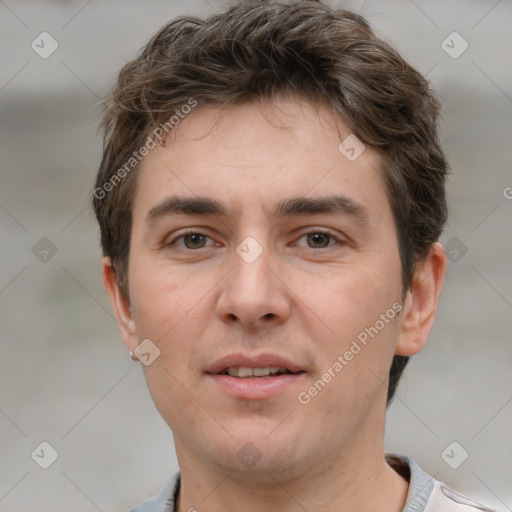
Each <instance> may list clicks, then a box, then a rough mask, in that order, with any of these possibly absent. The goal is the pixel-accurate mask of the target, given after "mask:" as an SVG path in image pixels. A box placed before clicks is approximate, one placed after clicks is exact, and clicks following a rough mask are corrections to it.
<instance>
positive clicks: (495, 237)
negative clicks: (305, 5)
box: [0, 0, 512, 512]
mask: <svg viewBox="0 0 512 512" xmlns="http://www.w3.org/2000/svg"><path fill="white" fill-rule="evenodd" d="M328 3H329V4H330V5H332V6H345V7H347V8H349V9H353V10H354V11H356V12H360V13H362V14H363V15H365V16H366V17H367V18H368V20H369V21H370V23H371V24H372V26H373V27H374V29H375V30H376V31H377V33H378V34H379V35H381V36H382V37H383V38H385V39H386V40H388V41H390V42H391V43H392V44H394V45H395V46H396V47H397V48H398V49H399V50H400V51H401V53H402V54H403V55H404V56H405V57H406V58H407V59H408V60H409V61H410V62H411V63H412V64H413V65H414V66H416V67H417V68H418V69H419V70H420V71H422V72H423V73H424V74H426V75H427V76H428V78H429V79H430V80H431V81H432V82H433V84H434V85H435V86H436V88H437V89H438V91H439V94H440V95H441V98H442V100H443V102H444V120H443V124H442V139H443V143H444V146H445V148H446V152H447V154H448V157H449V159H450V162H451V166H452V169H453V173H452V176H451V179H450V183H449V200H450V219H449V224H448V226H447V228H446V230H445V233H444V235H443V238H442V242H443V243H444V244H445V245H446V247H447V250H448V253H449V256H450V259H451V261H450V263H449V268H448V276H447V279H446V282H445V288H444V294H443V297H442V300H441V305H440V311H439V313H438V318H437V323H436V326H435V328H434V330H433V332H432V335H431V336H430V340H429V344H428V346H427V348H426V349H425V350H424V352H423V353H421V354H420V355H419V356H417V357H416V358H415V359H413V362H412V364H411V366H410V367H409V368H408V370H407V372H406V375H405V377H404V379H403V382H402V384H401V387H400V390H399V393H398V397H397V398H396V399H395V402H394V403H393V405H392V406H391V408H390V410H389V414H388V416H389V417H388V425H387V433H386V449H387V450H388V451H395V452H400V453H405V454H408V455H410V456H412V457H413V458H415V459H416V460H417V461H418V462H419V463H420V465H421V466H423V468H424V469H425V470H427V471H428V472H429V473H430V474H431V475H434V476H435V477H436V478H437V479H440V480H444V481H445V482H447V483H448V484H450V485H451V486H453V487H454V488H455V489H457V490H459V491H461V492H463V493H467V494H468V495H471V496H473V497H475V498H477V499H479V500H480V501H482V502H485V503H487V504H489V505H491V506H494V507H495V508H496V509H497V510H503V511H505V510H512V437H511V433H512V378H511V374H512V372H511V366H512V365H511V363H512V343H511V334H510V331H511V327H512V322H511V318H512V273H511V260H512V258H511V255H512V222H511V220H512V172H511V167H510V162H511V161H512V160H511V156H512V144H511V140H512V137H511V135H512V133H511V132H512V129H511V128H512V127H511V119H512V85H511V77H512V74H511V71H512V62H511V60H512V52H511V51H510V49H511V48H512V3H511V2H510V1H507V0H501V1H499V0H498V1H497V0H478V1H477V0H454V1H451V2H444V1H441V0H428V1H427V0H426V1H420V0H415V1H414V2H413V1H405V0H385V1H377V0H365V1H360V0H358V1H347V2H343V3H342V2H337V1H334V0H331V1H330V2H328ZM221 6H222V2H220V1H217V0H208V1H207V0H187V1H182V0H173V1H171V0H167V1H163V0H151V1H146V2H137V1H135V0H129V1H128V0H124V1H122V2H121V1H120V0H119V1H110V0H108V1H106V0H104V1H100V0H60V1H57V0H38V1H25V0H3V1H1V0H0V55H1V66H0V155H1V158H0V234H1V236H0V244H1V253H0V261H1V265H0V337H1V338H0V344H1V345H0V346H1V352H0V354H1V356H0V434H1V435H0V512H5V511H8V512H15V511H20V512H21V511H34V510H37V511H39V512H43V511H52V512H55V511H70V510H73V511H75V512H82V511H83V512H88V511H96V510H101V511H104V512H107V511H123V510H128V509H129V508H130V507H131V506H133V505H134V504H136V503H138V502H139V501H140V500H141V499H142V498H144V497H146V496H149V495H152V494H154V493H155V492H156V491H157V490H158V489H159V488H160V487H161V486H162V485H163V484H164V483H165V482H166V481H167V479H168V478H169V477H170V476H171V475H172V474H173V473H174V472H175V471H176V469H177V464H176V460H175V456H174V451H173V447H172V437H171V433H170V431H169V430H168V427H167V426H166V425H165V423H164V422H163V420H162V419H161V418H160V416H159V415H158V413H157V411H156V409H155V408H154V406H153V404H152V402H151V399H150V397H149V394H148V392H147V390H146V385H145V382H144V380H143V376H142V371H141V369H140V368H139V366H138V364H136V363H133V362H132V361H131V360H130V358H129V356H128V354H127V351H126V350H125V347H124V345H123V344H122V342H121V339H120V336H119V334H118V332H117V327H116V324H115V321H114V319H113V316H112V310H111V307H110V304H109V302H108V298H107V296H106V293H105V291H104V289H103V285H102V281H101V275H100V251H99V247H98V245H99V244H98V232H97V226H96V224H95V221H94V219H93V216H92V214H91V212H90V211H89V209H88V194H89V191H90V188H91V186H92V181H93V177H94V174H95V171H96V169H97V166H98V164H99V162H100V157H101V152H100V148H101V145H100V142H101V141H100V137H99V136H98V135H97V133H96V127H97V124H98V122H99V119H100V113H101V105H100V100H101V98H102V96H103V95H104V94H105V93H106V91H107V90H108V88H109V87H110V86H111V85H112V83H113V80H114V78H115V76H116V73H117V72H118V71H119V69H120V68H121V66H122V65H123V64H124V63H125V62H126V61H127V60H129V59H131V58H133V57H134V56H135V55H136V52H137V51H138V50H139V49H140V48H141V47H142V46H143V45H144V44H145V43H146V42H147V40H148V39H149V37H150V36H151V35H152V34H153V33H154V32H155V31H156V30H157V29H158V28H159V27H160V26H161V25H162V24H163V23H165V22H166V21H167V20H169V19H171V18H173V17H175V16H177V15H180V14H194V15H199V16H206V15H208V14H210V13H213V12H214V11H215V10H216V9H219V8H220V7H221ZM42 32H47V33H48V34H49V36H48V35H46V34H44V35H42V36H41V35H40V34H41V33H42ZM453 32H457V34H453ZM41 39H43V43H41ZM443 41H444V42H443ZM33 42H34V43H33ZM31 44H32V46H31ZM466 44H467V45H468V46H467V49H465V51H463V50H464V48H465V47H466ZM56 45H58V47H56ZM55 47H56V49H55ZM53 49H55V51H54V52H53V53H52V54H51V55H48V53H49V52H50V51H51V50H53ZM45 52H46V53H45ZM43 57H45V58H43ZM42 442H47V443H49V444H50V445H51V447H53V449H54V450H55V452H56V453H53V452H52V451H51V449H50V448H49V447H48V446H47V445H41V443H42ZM454 442H455V443H456V444H452V443H454ZM41 450H43V451H44V450H46V451H45V454H46V456H51V455H52V454H53V456H55V455H56V454H58V458H57V459H56V460H55V462H54V463H53V464H52V465H51V466H50V467H49V468H48V469H46V470H45V469H43V468H42V467H40V464H43V461H42V457H39V458H38V457H37V454H41ZM466 452H467V454H468V456H467V459H466V460H463V459H464V458H465V457H466ZM31 454H32V455H31ZM48 454H49V455H48ZM442 454H444V455H442ZM447 454H448V457H447ZM47 460H48V459H47ZM445 461H448V462H449V464H448V463H447V462H445ZM462 461H463V462H462ZM454 466H458V467H454Z"/></svg>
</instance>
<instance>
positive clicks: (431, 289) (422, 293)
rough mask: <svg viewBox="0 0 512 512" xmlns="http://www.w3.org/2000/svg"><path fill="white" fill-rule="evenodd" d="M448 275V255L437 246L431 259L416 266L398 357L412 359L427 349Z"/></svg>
mask: <svg viewBox="0 0 512 512" xmlns="http://www.w3.org/2000/svg"><path fill="white" fill-rule="evenodd" d="M445 272H446V253H445V250H444V247H443V246H442V245H441V244H440V243H439V242H436V243H435V244H434V245H433V246H432V248H431V250H430V252H429V253H428V254H427V256H426V257H425V258H424V259H423V260H421V261H418V262H417V264H416V270H415V272H414V277H413V282H412V285H411V289H410V291H409V292H408V293H407V297H406V299H405V302H404V309H403V313H402V324H401V330H400V336H399V338H398V343H397V345H396V351H395V354H396V355H399V356H412V355H414V354H416V353H418V352H419V351H420V350H421V349H422V348H423V347H424V346H425V343H426V342H427V337H428V334H429V332H430V329H431V328H432V324H433V323H434V317H435V314H436V310H437V304H438V302H439V295H440V294H441V288H442V286H443V280H444V275H445Z"/></svg>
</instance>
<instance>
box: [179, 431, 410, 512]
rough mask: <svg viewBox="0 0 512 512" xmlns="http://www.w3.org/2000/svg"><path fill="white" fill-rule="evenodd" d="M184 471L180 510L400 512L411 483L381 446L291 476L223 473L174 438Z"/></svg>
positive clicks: (348, 451) (326, 460)
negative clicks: (190, 452) (399, 471)
mask: <svg viewBox="0 0 512 512" xmlns="http://www.w3.org/2000/svg"><path fill="white" fill-rule="evenodd" d="M175 444H176V451H177V454H178V460H179V461H180V468H181V490H180V495H179V498H178V504H177V508H176V510H177V511H178V512H193V511H197V512H202V511H203V510H208V512H235V511H239V510H244V512H260V511H261V510H266V511H268V512H274V511H275V512H297V511H299V510H315V511H316V512H334V511H336V512H356V511H361V510H379V511H381V512H400V511H401V510H402V509H403V507H404V505H405V502H406V497H407V491H408V483H407V482H406V480H405V479H403V478H402V477H401V476H400V475H398V473H396V472H395V471H394V470H393V469H392V468H391V467H390V466H389V465H388V464H387V463H386V461H385V458H384V452H383V445H382V444H380V445H379V446H376V447H373V449H372V448H370V447H369V445H368V444H366V445H364V444H363V445H361V444H360V443H355V444H359V445H360V446H363V447H365V448H364V449H362V450H354V449H350V448H347V449H346V450H344V453H343V454H339V453H338V454H335V455H334V456H331V457H329V458H324V459H323V460H321V461H319V460H317V461H315V462H314V463H313V462H308V463H307V464H304V465H303V466H304V468H303V469H302V470H301V469H297V468H293V470H292V471H287V474H286V475H285V474H278V473H272V472H271V471H270V470H269V471H262V472H258V473H256V472H249V473H245V474H242V473H240V472H237V471H221V470H219V468H214V467H212V466H210V465H208V464H207V465H205V464H204V461H203V463H201V461H200V460H194V459H195V458H194V457H190V456H189V455H190V454H189V453H187V455H188V456H187V457H180V455H183V450H182V449H183V446H182V445H180V443H179V441H177V440H175Z"/></svg>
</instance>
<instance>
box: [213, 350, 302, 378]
mask: <svg viewBox="0 0 512 512" xmlns="http://www.w3.org/2000/svg"><path fill="white" fill-rule="evenodd" d="M241 366H243V367H245V368H266V367H267V366H274V367H278V368H286V369H287V370H288V371H289V372H292V373H295V372H300V371H304V368H302V367H301V366H300V365H298V364H296V363H293V362H292V361H290V360H289V359H286V358H285V357H282V356H278V355H274V354H259V355H254V356H247V355H244V354H230V355H227V356H224V357H221V358H220V359H217V361H215V362H214V363H212V364H211V365H210V366H208V367H207V368H206V373H210V374H218V373H221V372H223V371H225V370H227V369H228V368H233V367H235V368H238V367H241Z"/></svg>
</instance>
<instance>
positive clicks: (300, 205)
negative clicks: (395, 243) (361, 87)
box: [146, 195, 370, 223]
mask: <svg viewBox="0 0 512 512" xmlns="http://www.w3.org/2000/svg"><path fill="white" fill-rule="evenodd" d="M233 213H234V214H237V213H239V209H238V208H237V209H236V211H234V212H233ZM179 214H182V215H215V216H218V217H224V218H225V217H227V216H228V208H227V206H226V204H225V203H223V202H222V201H217V200H215V199H211V198H208V197H181V196H171V197H168V198H166V199H164V200H163V201H162V202H160V203H158V204H157V205H155V206H154V207H153V208H151V210H150V211H149V212H148V214H147V216H146V221H147V222H148V223H152V222H154V221H156V220H158V219H159V218H161V217H166V216H169V215H179ZM311 214H331V215H332V214H345V215H348V216H350V217H353V218H355V219H356V220H359V221H368V220H369V218H370V213H369V211H368V208H366V206H364V205H363V204H361V203H359V202H357V201H354V200H353V199H351V198H349V197H347V196H344V195H330V196H326V197H316V198H315V197H313V198H306V197H292V198H288V199H284V200H283V201H280V202H279V203H278V204H277V205H276V206H275V207H274V209H273V210H272V212H271V215H273V216H275V217H278V218H284V217H289V216H300V215H311Z"/></svg>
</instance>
